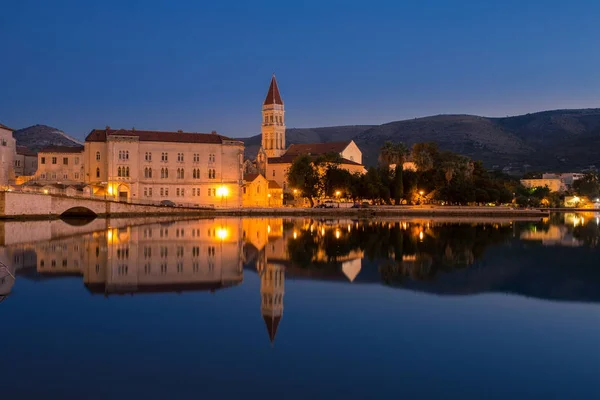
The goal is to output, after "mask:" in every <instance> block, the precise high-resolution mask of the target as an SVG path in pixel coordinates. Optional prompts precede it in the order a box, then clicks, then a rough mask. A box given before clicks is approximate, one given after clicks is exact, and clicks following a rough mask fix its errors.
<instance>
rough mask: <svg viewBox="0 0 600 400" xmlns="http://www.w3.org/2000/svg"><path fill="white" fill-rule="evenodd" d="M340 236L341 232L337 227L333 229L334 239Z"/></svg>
mask: <svg viewBox="0 0 600 400" xmlns="http://www.w3.org/2000/svg"><path fill="white" fill-rule="evenodd" d="M340 236H341V233H340V231H339V229H336V230H335V238H336V239H339V238H340Z"/></svg>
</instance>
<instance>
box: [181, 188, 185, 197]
mask: <svg viewBox="0 0 600 400" xmlns="http://www.w3.org/2000/svg"><path fill="white" fill-rule="evenodd" d="M183 196H185V189H184V188H181V197H183Z"/></svg>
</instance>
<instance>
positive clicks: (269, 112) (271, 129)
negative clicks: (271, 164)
mask: <svg viewBox="0 0 600 400" xmlns="http://www.w3.org/2000/svg"><path fill="white" fill-rule="evenodd" d="M284 114H285V110H284V106H283V100H282V99H281V95H280V94H279V87H278V86H277V79H275V74H273V77H272V78H271V85H270V86H269V91H268V92H267V97H266V98H265V101H264V103H263V108H262V117H263V123H262V129H261V133H262V148H263V150H264V151H265V153H266V155H267V157H281V156H282V155H283V154H284V153H285V115H284Z"/></svg>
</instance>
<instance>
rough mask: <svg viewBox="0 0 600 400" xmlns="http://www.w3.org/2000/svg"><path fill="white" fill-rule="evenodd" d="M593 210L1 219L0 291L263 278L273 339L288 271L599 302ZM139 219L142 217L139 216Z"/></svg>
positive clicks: (109, 290)
mask: <svg viewBox="0 0 600 400" xmlns="http://www.w3.org/2000/svg"><path fill="white" fill-rule="evenodd" d="M598 220H599V216H598V214H593V213H590V214H560V215H553V216H552V217H550V218H547V219H544V220H542V221H532V222H511V221H508V220H507V221H496V222H488V223H484V222H478V223H457V222H456V221H454V222H453V221H451V220H430V219H422V220H406V221H398V220H389V221H388V220H380V221H357V220H350V219H348V220H315V219H281V218H244V219H227V218H224V219H203V220H189V219H188V220H180V221H167V220H164V219H158V218H157V219H154V220H152V219H146V220H139V219H132V220H127V219H121V220H100V219H97V220H94V221H91V222H88V223H86V224H73V223H71V224H67V223H65V222H62V221H44V222H19V223H18V222H2V223H0V262H2V265H4V267H3V268H0V300H3V299H4V298H5V297H6V296H8V295H9V294H10V293H11V291H12V290H13V287H14V286H15V279H14V278H13V275H15V274H16V276H17V279H20V278H19V277H22V278H27V279H36V280H43V279H53V278H59V277H66V276H77V277H81V278H82V280H83V283H84V285H85V287H86V288H87V289H88V290H89V291H90V292H91V293H92V294H101V295H104V296H112V295H123V294H138V293H156V292H184V291H190V290H192V291H198V290H209V291H215V290H220V289H225V288H230V287H234V286H237V285H239V284H241V283H242V281H243V279H244V271H246V272H248V273H252V274H258V276H259V277H260V294H258V293H257V297H256V298H257V304H258V299H259V295H260V311H261V315H262V317H263V319H264V321H265V324H266V328H267V332H268V335H269V339H270V341H271V342H273V341H274V340H275V337H276V334H277V330H278V327H279V325H280V322H281V319H282V317H283V310H284V295H285V280H286V279H310V280H329V281H331V280H334V281H339V282H347V283H353V284H375V283H376V284H383V285H387V286H391V287H402V288H406V289H410V290H418V291H423V292H430V293H436V294H454V295H457V294H461V295H466V294H473V293H484V292H507V293H518V294H522V295H526V296H534V297H539V298H544V299H558V300H568V301H593V302H598V301H600V289H598V287H599V285H598V284H599V283H600V268H598V267H597V266H596V262H595V261H594V260H595V259H596V258H595V257H596V256H597V254H596V249H597V247H598V244H599V243H598V238H599V237H600V231H599V226H598ZM136 224H137V225H136Z"/></svg>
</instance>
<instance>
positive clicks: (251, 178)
mask: <svg viewBox="0 0 600 400" xmlns="http://www.w3.org/2000/svg"><path fill="white" fill-rule="evenodd" d="M259 176H260V174H246V175H244V180H245V181H246V182H254V180H255V179H256V178H258V177H259Z"/></svg>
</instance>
